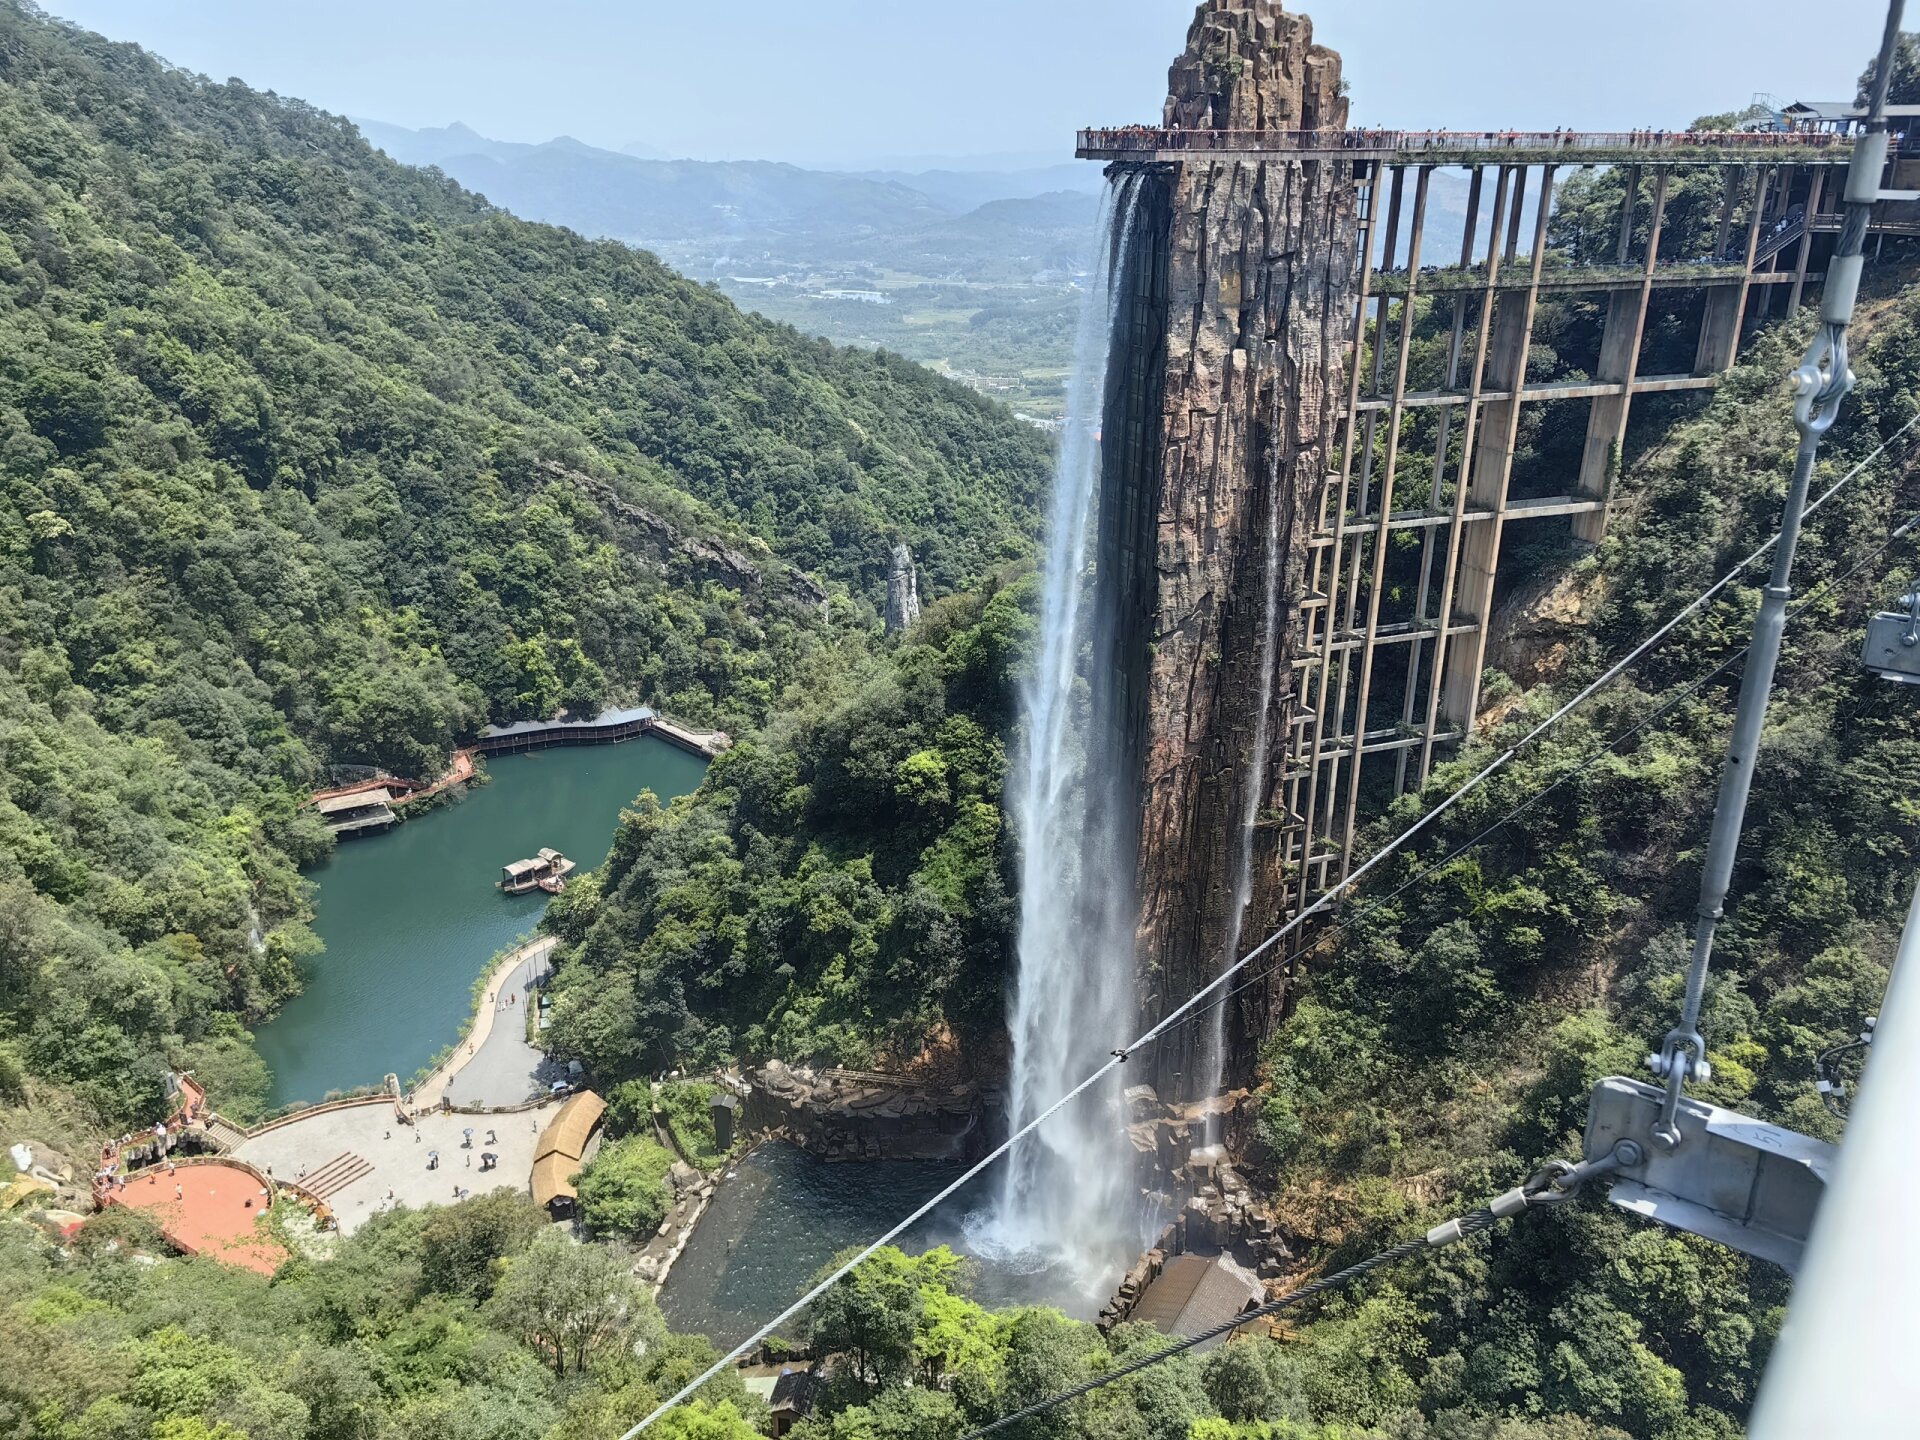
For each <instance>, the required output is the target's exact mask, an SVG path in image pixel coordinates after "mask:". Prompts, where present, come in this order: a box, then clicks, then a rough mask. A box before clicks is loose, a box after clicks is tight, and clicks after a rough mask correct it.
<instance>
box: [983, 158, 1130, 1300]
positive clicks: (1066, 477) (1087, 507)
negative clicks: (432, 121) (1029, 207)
mask: <svg viewBox="0 0 1920 1440" xmlns="http://www.w3.org/2000/svg"><path fill="white" fill-rule="evenodd" d="M1135 194H1136V191H1135V189H1134V187H1132V186H1127V185H1125V184H1124V183H1123V184H1122V186H1120V187H1117V188H1110V189H1109V191H1108V195H1107V199H1106V202H1105V204H1104V206H1103V207H1102V224H1103V227H1106V226H1110V227H1111V229H1110V230H1108V229H1104V228H1103V232H1102V233H1103V237H1104V236H1107V235H1110V236H1111V237H1112V238H1111V241H1110V242H1109V243H1105V244H1102V245H1101V247H1100V251H1099V260H1098V262H1097V264H1098V266H1099V268H1098V270H1097V272H1096V274H1095V276H1094V280H1093V283H1092V284H1091V285H1090V286H1089V288H1088V292H1087V295H1086V299H1085V302H1084V305H1083V308H1082V312H1081V316H1080V322H1079V328H1078V334H1077V336H1076V340H1075V347H1074V351H1075V353H1074V369H1073V378H1072V381H1071V384H1070V387H1069V390H1068V396H1067V419H1066V428H1065V429H1064V431H1063V432H1062V438H1061V444H1060V456H1059V463H1058V467H1057V469H1056V472H1055V478H1054V494H1053V505H1052V512H1051V520H1050V524H1051V528H1050V531H1049V534H1048V544H1047V559H1046V570H1045V573H1044V577H1043V582H1044V585H1043V590H1042V595H1041V606H1040V617H1039V620H1040V627H1039V628H1040V633H1039V640H1040V646H1039V653H1038V655H1037V656H1036V657H1035V664H1034V669H1033V672H1032V673H1031V675H1030V676H1029V677H1028V679H1027V681H1026V682H1025V684H1024V686H1023V689H1022V708H1023V712H1024V726H1023V736H1022V741H1021V744H1020V749H1019V754H1018V756H1017V757H1016V761H1015V769H1014V773H1013V775H1012V777H1011V779H1010V782H1009V786H1008V790H1009V795H1008V800H1009V804H1010V806H1011V810H1012V815H1013V821H1014V823H1015V825H1016V826H1017V827H1018V831H1019V838H1020V897H1021V910H1020V932H1019V967H1018V977H1017V980H1016V983H1015V989H1014V995H1013V1000H1012V1004H1011V1008H1010V1013H1009V1017H1008V1025H1009V1030H1010V1032H1011V1034H1012V1038H1013V1070H1012V1076H1011V1083H1010V1087H1009V1109H1010V1115H1009V1118H1010V1120H1011V1121H1012V1122H1013V1124H1015V1125H1019V1124H1023V1123H1025V1122H1026V1121H1027V1120H1029V1119H1030V1118H1032V1117H1033V1116H1034V1115H1035V1114H1037V1113H1039V1112H1040V1111H1041V1110H1044V1109H1045V1108H1046V1107H1047V1106H1048V1105H1051V1104H1052V1103H1053V1102H1054V1101H1056V1100H1057V1099H1059V1097H1060V1096H1061V1095H1063V1094H1065V1093H1066V1092H1067V1091H1068V1090H1070V1089H1071V1088H1072V1087H1073V1086H1074V1085H1076V1084H1077V1083H1079V1082H1080V1081H1081V1080H1082V1079H1083V1078H1084V1077H1085V1076H1086V1075H1087V1074H1088V1072H1089V1071H1092V1070H1094V1069H1096V1068H1097V1067H1098V1066H1099V1065H1100V1064H1101V1063H1102V1062H1103V1061H1104V1060H1105V1059H1106V1058H1107V1053H1108V1051H1109V1050H1110V1049H1111V1048H1112V1047H1113V1046H1115V1045H1118V1044H1122V1043H1124V1042H1125V1040H1126V1039H1128V1038H1129V1037H1130V1036H1131V1035H1132V1033H1133V1024H1134V1011H1135V1006H1134V994H1133V947H1134V940H1133V934H1134V918H1135V917H1134V886H1133V875H1132V873H1131V869H1132V866H1131V851H1130V850H1123V848H1122V847H1121V846H1120V844H1119V838H1118V833H1117V832H1118V829H1119V828H1120V827H1118V826H1116V825H1115V824H1114V823H1113V822H1114V821H1115V820H1116V819H1117V818H1118V816H1117V815H1116V813H1115V811H1116V809H1117V808H1118V807H1117V806H1116V804H1115V802H1114V797H1115V795H1116V794H1117V789H1116V787H1118V786H1120V785H1121V784H1122V777H1121V775H1120V773H1119V772H1120V768H1121V767H1120V765H1119V764H1118V762H1117V757H1115V756H1113V755H1111V754H1108V753H1106V752H1107V751H1108V750H1109V749H1110V748H1111V746H1112V744H1113V739H1112V737H1113V735H1114V734H1115V732H1116V726H1115V725H1114V724H1113V723H1112V721H1113V717H1109V716H1106V715H1101V714H1097V713H1095V711H1096V709H1097V708H1098V706H1099V705H1100V703H1101V700H1100V697H1102V696H1103V695H1105V694H1106V693H1109V690H1108V687H1106V686H1104V685H1098V684H1089V677H1088V675H1087V673H1086V669H1087V666H1088V663H1089V651H1092V652H1093V653H1095V654H1099V653H1101V650H1102V647H1101V646H1100V645H1099V644H1098V643H1097V641H1098V637H1099V634H1100V632H1101V617H1099V616H1096V615H1094V614H1092V613H1091V610H1092V607H1091V605H1090V603H1089V593H1088V592H1089V590H1090V588H1091V581H1090V575H1089V570H1090V565H1091V561H1092V552H1093V537H1094V535H1095V534H1096V525H1095V520H1096V516H1097V514H1098V503H1099V490H1100V436H1099V429H1100V424H1101V412H1102V408H1103V403H1104V397H1105V393H1106V372H1107V358H1108V351H1109V348H1110V345H1111V342H1112V340H1113V338H1114V337H1113V335H1112V328H1113V321H1114V316H1115V306H1114V294H1113V291H1114V288H1115V287H1114V285H1113V284H1112V281H1113V278H1114V275H1115V273H1116V272H1118V273H1121V274H1124V273H1125V263H1126V256H1125V254H1124V248H1125V246H1126V244H1127V238H1128V236H1129V234H1130V232H1131V229H1132V224H1131V222H1132V212H1133V206H1134V202H1135ZM1121 1120H1122V1116H1121V1113H1120V1086H1119V1078H1118V1076H1115V1077H1114V1082H1113V1083H1112V1084H1110V1085H1106V1086H1102V1087H1099V1088H1096V1089H1095V1090H1092V1091H1089V1092H1088V1093H1087V1094H1085V1095H1083V1096H1081V1097H1080V1098H1079V1099H1078V1100H1077V1101H1076V1102H1075V1103H1074V1104H1073V1105H1072V1106H1069V1107H1068V1108H1067V1109H1066V1110H1063V1111H1062V1112H1061V1113H1060V1114H1058V1115H1056V1116H1054V1117H1053V1118H1052V1119H1051V1120H1049V1121H1048V1122H1047V1124H1046V1125H1044V1126H1042V1127H1041V1129H1040V1130H1039V1131H1038V1132H1037V1133H1036V1134H1035V1135H1034V1136H1033V1137H1032V1138H1031V1139H1029V1140H1028V1141H1027V1142H1026V1143H1025V1144H1023V1145H1021V1146H1019V1147H1017V1148H1016V1149H1015V1150H1014V1151H1013V1152H1012V1154H1011V1155H1010V1156H1009V1157H1008V1168H1007V1172H1006V1176H1005V1182H1004V1186H1003V1188H1002V1191H1001V1194H1000V1199H999V1204H998V1206H997V1207H996V1209H995V1210H994V1211H993V1212H992V1213H991V1214H983V1215H981V1216H978V1217H976V1220H977V1222H978V1223H977V1225H976V1227H975V1229H974V1231H973V1233H972V1234H971V1237H970V1238H971V1239H972V1240H973V1242H974V1243H975V1245H977V1246H978V1247H980V1248H981V1249H982V1250H985V1251H989V1252H991V1253H994V1254H995V1255H996V1257H997V1258H998V1259H999V1260H1000V1263H1003V1264H1005V1263H1009V1262H1010V1261H1012V1262H1018V1263H1024V1264H1026V1265H1028V1266H1031V1267H1032V1268H1035V1269H1039V1268H1048V1269H1055V1270H1058V1271H1060V1272H1061V1279H1062V1280H1063V1281H1064V1282H1065V1283H1067V1284H1068V1285H1071V1286H1072V1287H1074V1288H1077V1289H1079V1290H1081V1291H1082V1292H1083V1293H1086V1294H1088V1295H1090V1296H1093V1295H1097V1294H1098V1293H1099V1292H1100V1290H1101V1289H1102V1287H1104V1286H1106V1285H1108V1284H1110V1282H1111V1280H1112V1278H1113V1275H1114V1267H1115V1263H1116V1261H1117V1262H1118V1263H1119V1264H1121V1265H1124V1264H1125V1263H1126V1262H1127V1260H1129V1259H1131V1252H1132V1251H1133V1249H1134V1248H1136V1247H1137V1245H1138V1242H1139V1236H1138V1234H1137V1233H1136V1231H1137V1228H1138V1226H1137V1223H1136V1222H1137V1216H1136V1210H1137V1208H1138V1207H1137V1205H1136V1203H1135V1201H1134V1197H1133V1195H1132V1174H1131V1171H1132V1167H1131V1165H1130V1164H1129V1163H1128V1162H1129V1156H1128V1154H1127V1143H1126V1137H1125V1133H1124V1131H1123V1130H1122V1128H1121Z"/></svg>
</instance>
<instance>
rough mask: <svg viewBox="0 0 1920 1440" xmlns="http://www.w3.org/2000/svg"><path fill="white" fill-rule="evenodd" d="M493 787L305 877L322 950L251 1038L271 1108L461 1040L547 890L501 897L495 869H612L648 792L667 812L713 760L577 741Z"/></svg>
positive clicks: (506, 758)
mask: <svg viewBox="0 0 1920 1440" xmlns="http://www.w3.org/2000/svg"><path fill="white" fill-rule="evenodd" d="M487 770H488V773H489V774H491V775H492V777H493V783H492V784H491V785H486V786H482V787H480V788H478V789H475V790H471V791H469V792H468V793H467V794H466V796H465V797H463V798H462V799H459V800H456V801H454V802H453V803H452V804H449V805H446V806H443V807H442V808H441V809H438V810H435V811H433V812H431V813H430V814H426V815H422V816H420V817H419V818H418V819H415V820H409V821H408V822H406V823H405V824H403V825H397V826H395V827H394V828H393V829H391V830H389V831H387V832H386V833H385V834H383V835H370V836H367V837H365V838H363V839H358V840H349V841H347V842H345V843H344V844H342V845H340V846H339V847H338V849H337V850H336V851H335V853H334V857H333V858H332V859H331V860H330V861H328V862H327V863H326V864H325V865H323V866H321V867H319V868H317V869H316V870H314V871H312V872H311V874H310V875H309V878H310V879H312V880H314V881H316V882H318V885H319V894H318V896H317V898H316V900H315V906H314V908H315V911H316V912H317V913H316V917H315V920H314V927H313V928H314V929H315V931H317V932H318V933H319V936H320V938H321V939H322V940H323V941H325V942H326V947H327V948H326V951H325V952H324V953H323V954H320V955H317V956H315V957H314V958H313V959H312V960H310V961H308V962H307V964H306V965H305V967H304V975H305V980H306V989H305V990H304V991H303V992H302V993H301V994H300V995H299V996H297V997H296V998H295V999H294V1000H292V1001H291V1002H289V1003H288V1004H287V1006H286V1007H285V1008H284V1009H283V1010H282V1011H281V1012H280V1014H279V1015H278V1016H277V1017H275V1018H274V1019H273V1020H271V1021H269V1022H268V1023H267V1024H265V1025H262V1026H260V1027H259V1029H258V1030H257V1031H256V1032H255V1035H256V1037H257V1038H258V1040H259V1044H260V1053H261V1054H262V1055H263V1056H264V1057H265V1058H266V1061H267V1065H268V1067H269V1068H270V1069H271V1070H272V1071H273V1091H272V1095H271V1097H270V1100H269V1103H270V1104H272V1105H276V1106H278V1105H286V1104H291V1103H293V1102H296V1101H313V1100H320V1099H323V1098H324V1097H325V1096H326V1094H327V1092H328V1091H330V1090H347V1089H351V1088H353V1087H354V1086H357V1085H377V1084H379V1083H380V1080H381V1077H382V1076H384V1075H386V1074H387V1073H388V1072H389V1071H391V1072H392V1073H394V1074H397V1075H398V1076H399V1077H400V1078H401V1080H402V1081H405V1080H407V1079H409V1078H410V1077H411V1076H412V1075H413V1074H414V1072H415V1071H417V1070H419V1069H420V1067H421V1066H423V1065H425V1064H426V1063H427V1062H428V1061H429V1060H431V1059H432V1058H433V1057H434V1056H435V1055H436V1054H438V1053H439V1052H440V1051H441V1050H442V1049H443V1048H444V1047H446V1046H447V1045H450V1044H452V1043H453V1041H454V1039H455V1038H456V1037H457V1036H458V1035H459V1033H460V1026H461V1024H462V1022H463V1021H464V1020H465V1019H466V1017H467V1013H468V1008H469V1000H470V996H471V992H472V989H473V982H474V979H475V977H477V976H478V975H479V973H480V971H481V969H482V968H483V967H484V966H485V965H486V963H487V960H488V958H489V957H490V956H492V955H493V954H495V953H496V952H498V951H500V950H503V949H505V948H507V947H508V946H510V945H512V944H514V942H515V941H516V940H517V939H518V938H519V937H521V936H522V935H525V934H527V933H529V932H530V931H532V929H533V927H534V925H535V924H536V923H537V922H538V921H539V919H540V912H541V911H542V910H543V909H544V908H545V907H546V903H547V897H546V896H545V895H543V894H541V893H540V892H539V891H537V890H536V891H534V892H533V893H532V894H530V895H514V896H507V895H502V894H501V893H500V892H499V891H498V890H496V889H495V888H494V882H495V881H496V880H498V879H499V878H500V867H501V866H502V865H504V864H506V863H507V862H508V861H510V860H518V859H520V858H522V857H523V856H527V855H531V854H533V853H534V852H535V851H536V850H538V849H539V848H540V847H541V846H543V845H551V846H553V847H554V848H555V849H557V850H561V851H564V852H565V853H566V854H567V856H568V857H569V858H571V859H573V860H575V861H577V862H578V863H579V865H580V871H576V872H575V873H576V874H579V873H581V871H585V870H586V869H588V868H589V867H591V866H594V865H598V864H599V863H600V861H602V860H603V859H605V858H606V854H607V848H608V846H609V845H610V844H612V841H613V832H614V827H615V825H616V824H617V823H618V821H619V817H620V811H621V810H622V809H624V808H625V807H627V806H629V805H631V804H632V803H633V799H634V797H635V796H636V795H638V794H639V793H640V792H641V791H642V790H652V791H653V792H654V793H655V794H656V795H658V796H659V797H660V798H661V799H662V800H663V801H664V800H667V799H670V798H672V797H673V796H676V795H684V794H686V793H688V792H689V791H691V790H693V789H695V788H696V787H697V786H698V785H699V784H700V779H701V776H702V775H704V774H705V773H706V765H705V764H704V762H702V761H701V760H700V758H699V757H698V756H695V755H690V754H688V753H687V752H686V751H684V750H678V749H675V748H674V747H673V746H671V745H669V744H667V742H666V741H664V740H658V739H654V738H651V737H648V736H642V737H641V738H639V739H637V740H627V741H623V742H621V743H620V744H617V745H581V746H575V747H570V748H566V749H555V750H542V751H538V752H536V753H534V754H531V755H503V756H499V757H496V758H495V759H492V760H489V761H488V762H487Z"/></svg>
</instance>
